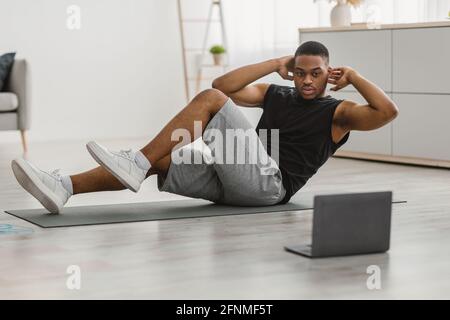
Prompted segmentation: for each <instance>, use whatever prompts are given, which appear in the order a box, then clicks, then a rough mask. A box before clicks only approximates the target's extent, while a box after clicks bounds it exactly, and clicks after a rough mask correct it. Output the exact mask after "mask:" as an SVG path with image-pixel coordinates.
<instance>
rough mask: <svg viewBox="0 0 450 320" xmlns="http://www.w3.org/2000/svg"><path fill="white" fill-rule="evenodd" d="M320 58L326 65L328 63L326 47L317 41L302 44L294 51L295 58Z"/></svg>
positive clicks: (328, 56)
mask: <svg viewBox="0 0 450 320" xmlns="http://www.w3.org/2000/svg"><path fill="white" fill-rule="evenodd" d="M302 55H307V56H321V57H322V58H324V59H325V60H326V61H327V63H328V62H329V61H330V55H329V53H328V49H327V47H325V46H324V45H323V44H321V43H320V42H317V41H307V42H304V43H302V44H301V45H300V46H299V47H298V48H297V51H295V56H294V57H295V58H297V57H298V56H302Z"/></svg>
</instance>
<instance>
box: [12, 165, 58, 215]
mask: <svg viewBox="0 0 450 320" xmlns="http://www.w3.org/2000/svg"><path fill="white" fill-rule="evenodd" d="M11 168H12V171H13V173H14V176H15V177H16V179H17V182H19V184H20V185H21V186H22V188H24V189H25V190H26V191H28V192H29V193H30V194H31V195H32V196H33V197H35V198H36V199H37V200H38V201H39V202H40V203H41V204H42V205H43V206H44V208H45V209H47V210H48V211H50V212H51V213H59V212H60V211H61V209H62V207H63V206H64V204H63V203H62V202H61V200H59V199H58V198H57V197H55V196H54V195H53V191H52V190H50V189H49V188H48V187H47V186H46V185H45V184H44V183H43V182H42V181H41V179H39V177H38V175H37V174H36V173H35V172H34V170H33V169H32V168H31V167H30V165H29V164H28V163H27V162H25V160H23V159H16V160H13V161H11Z"/></svg>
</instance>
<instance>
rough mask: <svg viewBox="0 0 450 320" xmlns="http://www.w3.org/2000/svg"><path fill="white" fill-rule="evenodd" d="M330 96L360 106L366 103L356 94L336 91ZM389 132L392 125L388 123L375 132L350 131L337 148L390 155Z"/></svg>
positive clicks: (390, 142)
mask: <svg viewBox="0 0 450 320" xmlns="http://www.w3.org/2000/svg"><path fill="white" fill-rule="evenodd" d="M330 95H331V96H333V97H335V98H336V99H346V100H350V101H354V102H357V103H360V104H366V103H367V102H366V101H365V100H364V98H363V97H362V96H361V95H360V94H359V93H356V92H342V91H338V92H333V93H330ZM391 130H392V124H391V123H390V124H388V125H386V126H384V127H381V128H379V129H377V130H372V131H352V132H350V138H349V139H348V141H347V142H346V143H345V144H344V145H343V146H342V147H341V148H339V150H344V151H354V152H367V153H377V154H389V155H390V154H391V149H392V141H391Z"/></svg>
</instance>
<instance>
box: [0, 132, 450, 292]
mask: <svg viewBox="0 0 450 320" xmlns="http://www.w3.org/2000/svg"><path fill="white" fill-rule="evenodd" d="M100 142H102V143H104V144H105V145H107V146H108V147H111V148H113V149H114V148H116V149H119V148H128V147H132V148H137V147H139V146H141V145H142V144H143V143H144V142H145V141H144V140H141V141H139V140H132V141H100ZM20 153H21V150H20V145H19V143H18V144H17V145H6V146H5V145H1V144H0V225H5V224H12V225H14V226H21V227H25V228H27V229H26V230H28V231H29V232H28V233H23V234H8V233H1V232H0V298H1V299H18V298H25V299H29V298H38V299H47V298H50V299H56V298H57V299H79V298H83V299H97V298H107V299H109V298H112V299H117V298H119V299H120V298H125V299H132V298H137V299H199V298H200V299H316V298H323V299H346V298H350V299H383V298H387V299H401V298H406V299H408V298H414V299H415V298H425V299H429V298H446V299H449V298H450V280H449V279H450V172H449V171H448V170H444V169H433V168H421V167H413V166H405V165H394V164H383V163H376V162H367V161H359V160H348V159H330V161H329V162H328V163H327V164H326V165H325V166H324V167H323V168H322V169H321V170H320V172H319V173H318V174H317V175H316V176H315V177H314V178H313V179H311V180H310V181H309V183H308V184H307V186H306V187H305V188H304V191H307V192H320V193H324V192H326V193H340V192H360V191H380V190H393V191H394V196H395V198H397V199H402V200H407V201H408V203H407V204H397V205H394V209H393V221H392V236H391V250H390V251H389V253H387V254H374V255H365V256H353V257H345V258H328V259H316V260H310V259H307V258H303V257H301V256H297V255H294V254H290V253H287V252H285V251H284V250H283V246H284V245H287V244H293V243H294V244H295V243H303V242H308V241H309V239H310V237H311V222H312V211H300V212H279V213H267V214H257V215H248V216H245V215H242V216H228V217H215V218H201V219H184V220H168V221H155V222H138V223H126V224H115V225H98V226H87V227H70V228H57V229H41V228H39V227H37V226H34V225H31V224H29V223H27V222H25V221H22V220H20V219H17V218H14V217H12V216H10V215H8V214H6V213H3V210H6V209H19V208H38V207H40V204H39V203H38V202H37V201H36V200H35V199H34V198H32V197H31V196H30V195H28V194H27V193H26V192H25V191H24V190H23V189H21V188H20V186H19V185H18V184H17V182H16V181H15V179H14V177H13V174H12V172H11V170H10V161H11V160H12V159H13V158H15V157H17V156H20V155H21V154H20ZM29 159H30V160H32V161H33V162H34V163H35V164H37V165H38V166H39V167H41V168H42V169H46V170H48V169H54V168H61V169H62V171H63V173H69V174H71V173H75V172H79V171H81V170H86V169H89V168H91V167H93V166H95V162H94V161H93V160H92V159H91V158H90V156H89V155H88V153H87V152H86V149H85V146H84V143H83V142H70V143H65V144H63V143H40V144H33V145H31V146H30V152H29ZM172 199H183V198H182V197H179V196H176V195H171V194H168V193H159V192H158V191H157V188H156V179H155V178H153V177H152V178H150V179H149V180H147V181H146V182H145V183H144V185H143V188H142V189H141V191H140V192H139V193H137V194H134V193H132V192H131V191H127V190H125V191H119V192H102V193H97V194H88V195H79V196H75V197H73V198H71V199H70V200H69V203H68V205H69V206H76V205H86V204H107V203H123V202H146V201H153V200H172ZM69 265H78V266H80V268H81V289H80V290H69V289H68V288H67V287H66V281H67V277H68V274H67V273H66V269H67V267H68V266H69ZM370 265H378V266H379V267H380V269H381V289H380V290H369V289H368V288H367V286H366V281H367V278H368V277H369V275H368V274H367V273H366V269H367V267H368V266H370Z"/></svg>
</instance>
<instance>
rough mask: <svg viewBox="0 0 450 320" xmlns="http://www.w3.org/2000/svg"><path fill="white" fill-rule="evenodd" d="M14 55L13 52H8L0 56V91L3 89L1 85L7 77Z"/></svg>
mask: <svg viewBox="0 0 450 320" xmlns="http://www.w3.org/2000/svg"><path fill="white" fill-rule="evenodd" d="M15 55H16V53H15V52H10V53H5V54H4V55H2V56H0V91H2V90H3V86H4V85H5V82H6V80H7V79H8V76H9V72H10V71H11V67H12V65H13V63H14V57H15Z"/></svg>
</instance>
